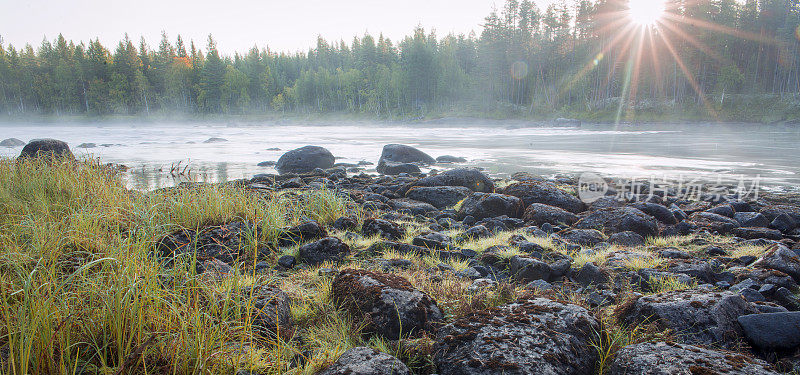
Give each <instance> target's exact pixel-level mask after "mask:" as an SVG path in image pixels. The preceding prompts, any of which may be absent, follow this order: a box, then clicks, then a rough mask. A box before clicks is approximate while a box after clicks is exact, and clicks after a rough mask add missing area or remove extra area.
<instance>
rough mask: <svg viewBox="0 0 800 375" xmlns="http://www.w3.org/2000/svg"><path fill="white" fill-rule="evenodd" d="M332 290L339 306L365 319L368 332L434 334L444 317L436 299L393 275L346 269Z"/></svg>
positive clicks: (389, 335) (395, 335)
mask: <svg viewBox="0 0 800 375" xmlns="http://www.w3.org/2000/svg"><path fill="white" fill-rule="evenodd" d="M332 293H333V294H332V296H333V301H334V304H335V305H336V306H337V307H339V308H344V309H345V310H347V311H348V312H349V313H350V314H351V315H352V316H354V317H356V318H357V319H363V321H364V324H365V329H364V332H365V333H374V334H378V335H381V336H383V337H385V338H387V339H390V340H397V339H399V338H401V337H406V336H415V335H417V334H419V333H422V332H429V333H433V332H435V330H436V327H435V323H438V322H440V321H442V319H443V317H442V312H441V310H439V307H438V306H437V305H436V301H434V300H432V299H431V298H430V297H429V296H428V295H427V294H425V293H423V292H421V291H419V290H417V289H415V288H414V287H413V286H412V285H411V283H409V282H408V281H407V280H406V279H404V278H402V277H399V276H396V275H393V274H387V273H378V272H371V271H366V270H354V269H346V270H343V271H341V272H340V273H339V274H338V275H337V276H336V278H335V279H334V280H333V289H332Z"/></svg>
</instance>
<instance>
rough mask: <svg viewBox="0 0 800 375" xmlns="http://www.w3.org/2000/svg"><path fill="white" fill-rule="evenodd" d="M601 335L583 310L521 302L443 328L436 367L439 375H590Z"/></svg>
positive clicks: (546, 301)
mask: <svg viewBox="0 0 800 375" xmlns="http://www.w3.org/2000/svg"><path fill="white" fill-rule="evenodd" d="M599 329H600V326H599V323H598V322H597V320H595V318H594V317H592V316H591V315H590V314H589V312H588V311H587V310H586V309H584V308H583V307H580V306H577V305H572V304H566V303H561V302H556V301H553V300H550V299H545V298H531V299H523V300H520V301H517V302H514V303H510V304H507V305H503V306H500V307H496V308H492V309H488V310H481V311H478V312H475V313H472V314H469V315H466V316H464V317H462V318H459V319H457V320H456V321H454V322H453V323H452V324H448V325H446V326H444V327H442V328H441V329H440V330H439V332H438V333H437V335H436V344H435V345H434V348H433V352H434V362H435V363H436V366H437V368H438V371H439V374H441V375H490V374H560V375H578V374H581V375H583V374H591V373H593V372H594V370H595V363H596V361H597V350H596V349H595V348H594V347H593V346H592V341H593V339H594V337H595V332H599Z"/></svg>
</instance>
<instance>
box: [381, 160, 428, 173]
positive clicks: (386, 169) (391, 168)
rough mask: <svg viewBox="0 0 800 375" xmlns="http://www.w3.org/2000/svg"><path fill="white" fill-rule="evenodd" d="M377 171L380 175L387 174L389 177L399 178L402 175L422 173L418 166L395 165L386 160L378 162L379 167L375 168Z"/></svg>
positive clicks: (409, 164) (407, 164)
mask: <svg viewBox="0 0 800 375" xmlns="http://www.w3.org/2000/svg"><path fill="white" fill-rule="evenodd" d="M375 170H376V171H378V173H380V174H385V175H388V176H397V175H400V174H402V173H407V174H414V173H421V172H422V171H421V170H420V169H419V167H418V166H417V165H416V164H411V163H395V162H392V161H385V160H381V161H380V162H378V166H377V167H376V168H375Z"/></svg>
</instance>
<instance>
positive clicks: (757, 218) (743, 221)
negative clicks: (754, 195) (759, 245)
mask: <svg viewBox="0 0 800 375" xmlns="http://www.w3.org/2000/svg"><path fill="white" fill-rule="evenodd" d="M733 220H736V221H738V222H739V225H741V226H743V227H768V226H769V220H767V217H766V216H764V215H762V214H760V213H758V212H737V213H735V214H733Z"/></svg>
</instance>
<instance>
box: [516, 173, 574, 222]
mask: <svg viewBox="0 0 800 375" xmlns="http://www.w3.org/2000/svg"><path fill="white" fill-rule="evenodd" d="M503 194H508V195H513V196H515V197H517V198H519V199H522V202H523V203H524V204H525V207H527V206H530V205H531V204H533V203H542V204H546V205H549V206H554V207H558V208H561V209H564V210H567V211H569V212H572V213H576V214H577V213H579V212H581V211H583V210H584V209H585V208H586V206H585V205H584V204H583V202H581V200H580V199H578V198H577V197H575V196H574V195H571V194H568V193H566V192H565V191H563V190H561V189H559V188H558V187H557V186H556V185H554V184H552V183H550V182H546V181H526V182H518V183H515V184H512V185H509V186H507V187H506V188H505V189H503Z"/></svg>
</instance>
